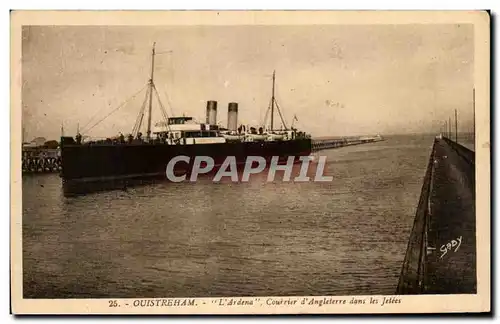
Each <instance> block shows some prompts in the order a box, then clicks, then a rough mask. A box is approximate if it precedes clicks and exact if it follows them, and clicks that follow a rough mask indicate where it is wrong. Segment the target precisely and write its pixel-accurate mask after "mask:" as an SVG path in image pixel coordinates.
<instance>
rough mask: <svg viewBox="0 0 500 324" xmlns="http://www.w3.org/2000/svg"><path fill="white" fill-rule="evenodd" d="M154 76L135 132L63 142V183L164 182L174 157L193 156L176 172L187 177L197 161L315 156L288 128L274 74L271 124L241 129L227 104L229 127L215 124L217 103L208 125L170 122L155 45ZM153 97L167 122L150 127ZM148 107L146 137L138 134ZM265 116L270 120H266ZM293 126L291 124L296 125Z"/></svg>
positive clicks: (210, 105) (209, 110)
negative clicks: (276, 119) (157, 77)
mask: <svg viewBox="0 0 500 324" xmlns="http://www.w3.org/2000/svg"><path fill="white" fill-rule="evenodd" d="M151 58H152V59H151V76H150V79H149V81H148V83H147V86H146V87H145V89H146V91H145V98H144V101H143V103H142V106H141V109H140V112H139V115H138V116H137V119H136V122H135V125H134V128H133V131H132V133H131V134H129V135H127V136H124V135H122V134H120V135H119V136H117V137H114V138H107V139H105V140H97V141H93V140H84V139H83V136H82V134H80V133H79V132H78V133H77V135H76V137H75V138H73V137H68V136H62V137H61V159H62V169H61V173H60V174H61V177H62V178H63V180H64V181H78V182H80V181H83V182H87V181H91V182H94V181H107V180H115V179H129V178H139V177H148V176H154V177H158V176H160V177H162V176H165V174H166V172H165V171H166V166H167V164H168V162H169V161H171V160H172V159H173V158H174V157H176V156H180V155H182V156H188V157H190V159H189V161H190V162H189V163H176V165H175V171H176V172H178V173H182V172H187V171H188V170H190V169H191V168H192V163H193V161H194V157H196V156H209V157H211V158H213V159H214V161H215V165H216V166H218V165H220V164H222V163H223V161H224V160H225V159H226V158H227V157H228V156H234V157H235V158H236V162H237V163H238V164H244V163H245V161H246V158H247V157H248V156H260V157H263V158H264V159H266V161H269V160H270V159H271V158H272V157H273V156H279V157H280V159H283V160H286V159H287V158H288V157H289V156H294V157H296V158H297V159H298V158H299V157H300V156H307V155H309V154H310V153H311V147H312V145H311V137H310V136H309V135H308V134H306V133H304V132H301V131H298V130H297V129H296V128H294V127H293V126H292V127H287V126H286V124H285V121H284V119H283V116H282V113H281V111H280V108H279V106H278V103H277V102H276V99H275V96H274V88H275V74H274V73H273V86H272V98H271V102H270V106H269V108H268V111H267V113H269V112H270V125H269V126H268V127H266V126H265V122H264V125H260V126H250V125H242V124H240V125H239V126H238V104H237V103H235V102H231V103H229V104H228V118H227V128H224V127H221V126H219V125H218V124H217V102H216V101H213V100H210V101H207V107H206V120H205V122H204V123H199V122H195V121H194V118H193V117H189V116H182V117H169V116H168V115H167V112H166V110H165V107H164V106H163V104H162V103H161V101H160V97H159V95H158V91H157V90H156V86H155V83H154V79H153V76H154V58H155V47H154V45H153V50H152V55H151ZM153 95H155V97H156V98H157V101H158V103H159V108H160V111H161V113H162V116H163V120H162V121H160V122H157V123H155V124H154V125H153V127H151V126H152V125H151V124H152V120H151V118H152V117H151V116H152V105H153ZM146 107H147V108H148V113H147V116H148V119H147V131H146V136H145V137H143V134H142V133H141V132H140V129H141V126H142V122H143V119H144V115H145V110H146ZM275 107H276V109H277V110H278V112H279V117H280V118H281V123H282V126H281V127H280V129H279V130H277V129H275V128H274V114H275V113H274V110H275ZM267 113H266V119H267ZM292 125H293V124H292Z"/></svg>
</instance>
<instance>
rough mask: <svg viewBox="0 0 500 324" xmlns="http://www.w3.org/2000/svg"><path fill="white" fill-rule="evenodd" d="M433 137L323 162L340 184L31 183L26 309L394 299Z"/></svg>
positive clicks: (347, 152)
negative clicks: (152, 300) (141, 301)
mask: <svg viewBox="0 0 500 324" xmlns="http://www.w3.org/2000/svg"><path fill="white" fill-rule="evenodd" d="M432 143H433V137H432V136H395V137H388V138H387V140H386V141H384V142H378V143H371V144H365V145H359V146H352V147H345V148H340V149H333V150H327V151H322V152H321V154H322V155H326V156H327V163H328V165H327V170H328V174H330V175H332V176H333V178H334V179H333V181H332V182H323V183H318V182H307V183H294V182H281V181H275V182H272V183H268V182H266V181H265V179H266V177H267V174H265V175H262V176H256V177H253V178H251V181H250V182H247V183H212V182H211V181H210V180H207V179H203V178H201V179H200V181H198V182H197V183H195V184H193V183H175V184H174V183H168V182H160V183H155V184H149V185H143V186H137V187H132V188H128V189H127V190H113V191H106V192H98V193H91V194H87V195H84V196H76V197H65V196H64V195H63V193H62V189H61V180H60V179H59V177H58V176H57V175H39V176H26V177H23V227H22V229H23V269H24V278H23V282H24V285H23V289H24V295H25V297H27V298H29V297H43V298H62V297H88V298H90V297H94V298H96V297H108V298H112V297H114V298H120V297H121V298H125V297H188V296H193V297H214V296H228V295H231V296H254V295H282V296H283V295H290V296H293V295H348V294H394V293H395V289H396V285H397V282H398V277H399V274H400V270H401V266H402V262H403V258H404V254H405V249H406V245H407V240H408V237H409V234H410V230H411V226H412V222H413V218H414V215H415V209H416V207H417V203H418V198H419V195H420V189H421V185H422V180H423V176H424V173H425V168H426V166H427V162H428V158H429V154H430V150H431V146H432Z"/></svg>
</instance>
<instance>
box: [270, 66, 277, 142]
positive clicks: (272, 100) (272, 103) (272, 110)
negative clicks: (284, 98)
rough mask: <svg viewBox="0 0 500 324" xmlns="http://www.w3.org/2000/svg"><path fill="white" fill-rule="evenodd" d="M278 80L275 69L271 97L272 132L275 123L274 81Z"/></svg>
mask: <svg viewBox="0 0 500 324" xmlns="http://www.w3.org/2000/svg"><path fill="white" fill-rule="evenodd" d="M275 80H276V71H273V94H272V97H271V132H272V131H273V124H274V83H275Z"/></svg>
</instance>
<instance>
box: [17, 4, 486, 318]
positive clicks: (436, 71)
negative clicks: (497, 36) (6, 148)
mask: <svg viewBox="0 0 500 324" xmlns="http://www.w3.org/2000/svg"><path fill="white" fill-rule="evenodd" d="M489 72H490V17H489V14H488V12H484V11H390V12H389V11H387V12H385V11H356V12H355V11H352V12H350V11H342V12H341V11H338V12H337V11H116V12H114V11H13V12H12V13H11V80H12V82H11V96H12V97H11V99H12V100H11V103H12V105H11V116H12V120H11V242H12V244H11V274H12V276H11V283H12V285H11V287H12V291H11V296H12V299H11V300H12V312H13V313H15V314H345V313H350V314H360V313H361V314H363V313H364V314H366V313H371V314H377V313H436V312H440V313H448V312H489V311H490V307H491V306H490V281H491V280H490V250H491V248H490V242H491V238H490V207H489V206H490V76H489Z"/></svg>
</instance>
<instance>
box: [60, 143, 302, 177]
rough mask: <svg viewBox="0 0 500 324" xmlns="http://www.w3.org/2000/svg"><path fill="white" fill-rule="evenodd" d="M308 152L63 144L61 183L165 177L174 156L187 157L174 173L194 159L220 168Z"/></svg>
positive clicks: (249, 146)
mask: <svg viewBox="0 0 500 324" xmlns="http://www.w3.org/2000/svg"><path fill="white" fill-rule="evenodd" d="M310 153H311V139H308V138H300V139H294V140H291V141H282V142H243V143H220V144H194V145H167V144H161V143H157V144H146V143H143V144H95V145H94V144H92V145H88V144H84V145H78V144H63V145H62V146H61V156H62V170H61V177H62V178H63V180H64V181H92V182H93V181H107V180H114V179H132V178H141V177H148V176H151V177H165V178H166V167H167V164H168V162H169V161H170V160H171V159H172V158H173V157H175V156H179V155H184V156H188V157H190V161H191V162H190V164H189V165H188V164H186V163H183V162H179V163H177V164H176V168H175V171H176V172H179V173H180V172H186V171H188V170H190V169H191V167H192V162H193V161H194V157H195V156H210V157H212V158H213V159H214V160H215V165H216V166H217V165H220V164H222V163H223V161H224V160H225V159H226V157H227V156H235V157H236V161H237V163H245V161H246V158H247V157H248V156H260V157H264V158H265V159H266V160H270V159H271V157H272V156H279V157H281V158H284V159H286V158H287V157H289V156H296V157H299V156H306V155H309V154H310Z"/></svg>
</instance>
